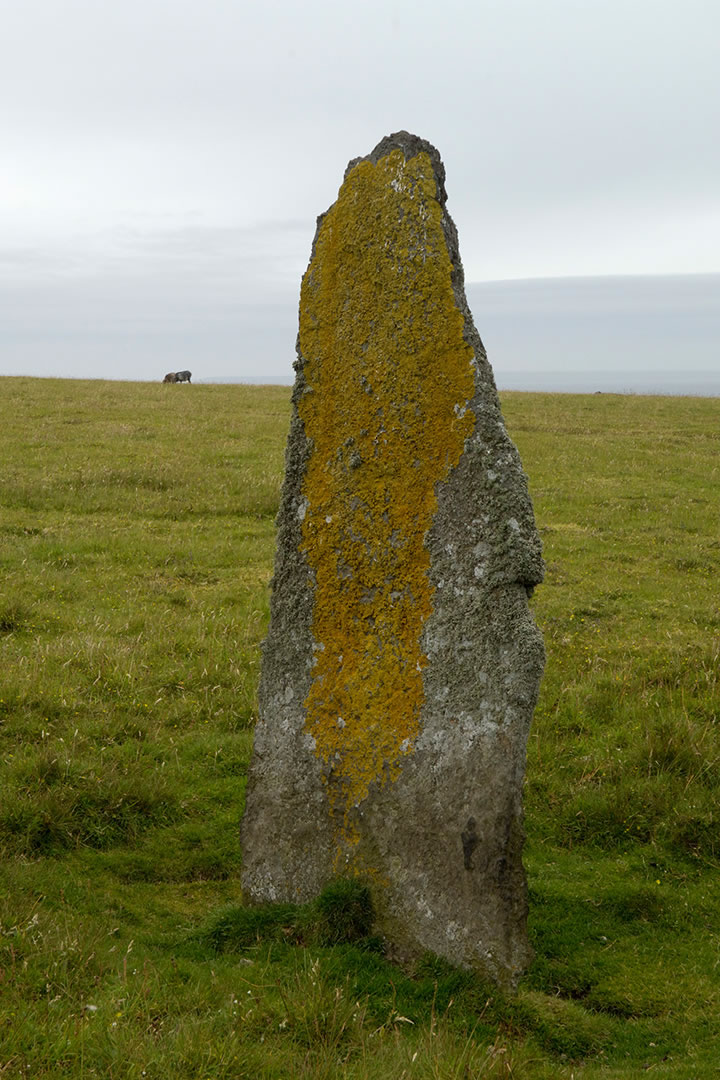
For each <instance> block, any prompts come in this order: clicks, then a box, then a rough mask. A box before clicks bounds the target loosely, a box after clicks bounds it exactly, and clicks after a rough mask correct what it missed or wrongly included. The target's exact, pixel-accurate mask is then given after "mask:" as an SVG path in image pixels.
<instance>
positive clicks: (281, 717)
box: [242, 132, 544, 986]
mask: <svg viewBox="0 0 720 1080" xmlns="http://www.w3.org/2000/svg"><path fill="white" fill-rule="evenodd" d="M444 179H445V171H444V168H443V165H442V162H441V161H440V157H439V155H438V153H437V151H436V150H435V149H434V147H432V146H431V145H430V144H429V143H427V142H425V141H424V140H422V139H419V138H417V137H415V136H413V135H410V134H408V133H407V132H399V133H397V134H395V135H391V136H389V137H387V138H385V139H383V140H382V142H380V143H379V144H378V146H377V147H376V148H375V149H374V150H373V152H372V153H371V154H370V155H368V157H365V158H358V159H356V160H354V161H352V162H350V165H349V166H348V169H347V172H346V174H345V179H344V182H343V184H342V187H341V188H340V192H339V194H338V199H337V201H336V202H335V204H334V205H333V206H332V207H331V208H330V209H329V210H328V212H327V213H326V214H324V215H323V216H322V217H320V218H319V219H318V228H317V233H316V237H315V241H314V244H313V250H312V255H311V259H310V264H309V266H308V269H307V272H306V274H305V276H304V278H303V284H302V292H301V299H300V329H299V334H298V359H297V363H296V370H297V379H296V383H295V390H294V394H293V418H292V424H291V430H290V436H289V441H288V447H287V461H286V477H285V486H284V490H283V497H282V506H281V510H280V515H279V519H278V527H279V535H278V548H277V556H276V565H275V577H274V581H273V595H272V607H271V622H270V630H269V634H268V638H267V641H266V643H265V647H264V655H263V666H262V676H261V684H260V701H259V709H260V715H259V721H258V725H257V729H256V735H255V749H254V754H253V760H252V766H251V772H250V779H249V786H248V793H247V804H246V812H245V816H244V820H243V827H242V840H243V851H244V869H243V886H244V889H245V892H246V895H247V897H248V898H249V899H251V900H256V901H276V900H277V901H279V900H293V901H305V900H307V899H309V898H311V897H313V896H315V895H316V894H317V893H318V892H319V891H320V890H321V889H322V888H323V887H324V885H326V884H327V882H328V881H329V880H330V879H331V878H332V877H334V876H337V875H359V876H360V877H362V878H363V879H364V880H366V881H367V882H368V884H369V885H370V888H371V890H372V894H373V899H374V903H375V907H376V912H377V920H378V929H379V930H380V931H381V932H382V933H383V934H384V935H385V936H386V938H387V940H388V942H389V943H390V944H391V945H392V947H393V948H394V950H395V952H396V954H397V955H399V956H401V957H403V956H404V957H408V958H410V957H412V956H414V955H418V954H420V953H422V952H423V951H425V950H431V951H432V952H435V953H437V954H438V955H440V956H444V957H446V958H447V959H448V960H450V961H451V962H453V963H456V964H459V965H462V966H465V967H472V968H475V969H477V970H479V971H481V972H482V973H483V974H485V975H488V976H490V977H491V978H493V979H495V980H496V981H497V982H499V983H500V984H502V985H505V986H511V985H513V983H514V982H515V980H516V978H517V975H518V974H519V972H520V971H521V970H522V969H523V967H524V966H525V964H526V963H527V960H528V957H529V948H528V944H527V938H526V929H525V924H526V911H527V904H526V886H525V877H524V872H523V867H522V861H521V850H522V844H523V826H522V802H521V796H522V783H523V776H524V770H525V750H526V742H527V735H528V729H529V725H530V721H531V717H532V713H533V709H534V707H535V703H536V699H537V694H538V688H539V683H540V678H541V674H542V669H543V663H544V652H543V646H542V640H541V637H540V634H539V631H538V630H537V628H536V626H535V623H534V621H533V618H532V615H531V614H530V611H529V608H528V595H529V593H530V592H531V590H532V588H533V586H535V585H536V584H537V583H538V582H539V581H540V580H541V578H542V559H541V549H540V541H539V538H538V535H537V531H536V528H535V523H534V518H533V512H532V505H531V502H530V497H529V494H528V488H527V481H526V478H525V475H524V473H523V470H522V466H521V464H520V460H519V457H518V454H517V451H516V449H515V447H514V446H513V444H512V442H511V441H510V439H509V437H508V435H507V432H506V430H505V425H504V423H503V419H502V416H501V413H500V407H499V403H498V397H497V392H496V389H495V383H494V380H493V375H492V371H491V369H490V366H489V364H488V361H487V357H486V354H485V350H484V348H483V345H482V342H481V341H480V338H479V336H478V333H477V331H476V329H475V327H474V325H473V321H472V317H471V315H470V311H469V309H468V306H467V302H466V299H465V293H464V287H463V272H462V266H461V263H460V257H459V253H458V242H457V233H456V230H455V226H454V225H453V222H452V220H451V219H450V217H449V216H448V214H447V211H446V209H445V201H446V195H445V186H444Z"/></svg>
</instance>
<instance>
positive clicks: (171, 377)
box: [163, 371, 177, 382]
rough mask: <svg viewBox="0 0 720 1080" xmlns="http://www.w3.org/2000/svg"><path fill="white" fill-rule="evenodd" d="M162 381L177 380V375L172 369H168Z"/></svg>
mask: <svg viewBox="0 0 720 1080" xmlns="http://www.w3.org/2000/svg"><path fill="white" fill-rule="evenodd" d="M163 382H177V375H176V374H175V372H174V371H169V372H168V373H167V375H166V376H165V378H164V379H163Z"/></svg>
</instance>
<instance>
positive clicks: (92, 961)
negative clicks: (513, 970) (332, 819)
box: [0, 379, 720, 1080]
mask: <svg viewBox="0 0 720 1080" xmlns="http://www.w3.org/2000/svg"><path fill="white" fill-rule="evenodd" d="M1 386H2V390H3V394H2V397H1V399H0V413H1V415H0V422H1V426H0V461H1V462H2V472H1V473H0V507H1V511H0V512H1V516H0V571H1V572H2V582H3V588H2V593H1V594H0V761H1V762H2V785H1V786H0V849H1V850H2V855H3V859H2V864H1V865H0V1075H3V1076H6V1075H7V1076H13V1077H15V1076H17V1077H19V1076H33V1077H56V1076H73V1077H74V1076H107V1077H141V1076H143V1075H144V1076H147V1077H167V1076H178V1077H203V1076H205V1077H228V1078H229V1077H246V1076H247V1077H323V1076H327V1077H335V1076H337V1077H348V1078H350V1077H358V1078H372V1077H388V1076H392V1077H402V1076H406V1077H408V1078H410V1077H461V1076H483V1077H485V1076H488V1077H490V1076H492V1077H509V1076H515V1077H528V1078H540V1077H564V1078H570V1077H571V1076H572V1077H595V1076H597V1077H618V1078H619V1077H622V1078H623V1080H629V1078H633V1077H639V1076H645V1075H646V1074H647V1073H648V1072H650V1074H651V1075H657V1076H668V1077H704V1076H715V1075H718V1071H719V1066H720V1061H719V1059H718V1054H717V1049H716V1047H717V1041H718V1034H720V1032H719V1031H718V1028H719V1027H720V1023H719V1022H718V1014H719V1013H720V935H719V932H718V927H719V919H718V916H719V915H720V875H719V874H718V869H720V855H719V853H718V850H717V845H718V839H717V837H718V829H717V806H718V789H719V787H720V784H719V782H718V770H719V767H720V766H719V761H720V739H719V738H718V704H717V701H718V698H717V692H718V688H717V674H718V641H719V631H718V627H719V626H720V605H719V601H718V592H717V588H716V584H715V579H716V571H717V568H718V561H719V559H720V554H719V552H720V546H719V542H718V535H719V530H718V524H719V523H720V522H719V521H718V500H717V494H716V493H717V482H718V466H717V464H716V461H717V449H718V441H719V439H720V435H719V434H718V433H719V432H720V425H719V424H718V420H719V419H720V402H718V401H717V400H712V399H706V400H702V399H681V398H675V399H672V398H640V397H638V398H635V397H615V396H609V395H598V396H584V397H583V396H570V395H540V394H530V395H523V394H508V395H503V407H504V411H505V415H506V418H507V421H508V427H509V429H510V431H511V434H512V435H513V437H514V438H515V440H516V442H517V444H518V446H519V448H520V450H521V454H522V457H523V461H524V464H525V467H526V470H527V472H528V473H529V476H530V481H531V487H532V491H533V495H534V498H535V506H536V513H537V517H538V522H539V525H540V528H541V529H542V532H543V539H544V543H545V555H546V560H547V563H548V574H547V580H546V583H545V584H544V585H543V586H542V587H541V588H540V589H539V590H538V591H537V595H536V598H535V601H534V603H535V610H536V613H537V617H538V619H539V621H540V623H541V625H542V627H543V631H544V634H545V640H546V645H547V649H548V667H547V674H546V679H545V682H544V685H543V690H542V695H541V700H540V705H539V708H538V712H537V716H536V720H535V724H534V727H533V732H532V737H531V741H530V758H529V767H528V780H527V787H526V808H527V828H528V845H527V849H526V863H527V866H528V873H529V881H530V900H531V916H530V927H531V934H532V938H533V943H534V947H535V951H536V958H535V961H534V963H533V965H532V967H531V969H530V971H529V972H528V974H527V976H526V977H525V978H524V980H523V982H522V984H521V987H520V991H519V993H518V995H517V997H516V998H515V999H513V1000H509V999H504V998H502V997H501V996H500V995H498V994H497V993H496V992H495V991H494V990H493V989H492V988H490V987H487V986H483V985H482V984H481V983H479V982H478V981H477V980H476V979H474V978H473V977H471V976H468V975H466V974H462V973H458V972H454V971H452V970H450V969H448V968H447V967H446V966H444V965H443V964H441V963H438V962H437V961H432V959H431V958H428V960H427V961H426V963H425V964H424V965H422V966H421V967H420V968H419V969H418V971H417V972H415V973H414V976H413V977H410V976H409V975H408V974H406V973H403V972H401V971H399V970H398V969H397V968H395V967H393V966H392V965H390V964H388V963H387V961H386V960H385V959H384V958H383V956H382V955H380V954H379V953H378V951H377V942H374V941H373V939H372V938H369V939H367V938H365V937H364V936H362V934H361V935H360V937H359V938H357V939H356V940H355V941H354V942H351V943H344V944H343V943H340V944H334V945H330V944H327V940H328V938H327V933H326V931H323V930H322V927H323V925H324V923H323V920H322V919H321V918H320V916H319V915H318V912H317V911H315V910H306V911H301V912H297V911H282V912H280V914H281V915H282V916H283V917H282V919H278V913H277V912H275V913H269V914H267V913H266V914H263V913H262V912H261V913H259V914H257V913H255V914H253V918H254V919H255V920H256V921H255V923H254V924H253V925H252V927H251V930H250V932H249V931H248V923H247V912H246V910H245V909H243V908H242V905H241V894H240V888H239V879H238V870H239V862H240V851H239V846H238V831H237V824H238V820H239V817H240V813H241V809H242V796H243V786H244V779H245V773H246V769H247V762H248V757H249V752H250V747H251V737H252V736H251V727H252V720H253V707H254V694H255V685H256V677H257V664H258V643H259V641H260V640H261V639H262V636H263V634H264V628H265V625H266V619H267V585H268V581H269V578H270V574H271V565H272V553H273V519H274V514H275V509H276V506H277V498H278V490H279V484H280V480H281V476H282V468H283V447H284V437H285V430H286V425H287V419H288V396H289V395H288V392H287V390H285V389H282V388H263V389H250V388H245V387H237V386H229V387H226V386H223V387H204V386H193V387H186V386H181V387H162V386H153V385H137V384H121V383H101V382H93V383H82V382H65V381H55V380H52V381H50V380H48V381H45V380H26V379H4V380H2V383H1ZM339 936H342V935H341V934H340V935H339Z"/></svg>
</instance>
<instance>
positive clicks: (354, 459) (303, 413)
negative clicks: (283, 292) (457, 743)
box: [299, 150, 475, 841]
mask: <svg viewBox="0 0 720 1080" xmlns="http://www.w3.org/2000/svg"><path fill="white" fill-rule="evenodd" d="M451 273H452V265H451V262H450V256H449V253H448V249H447V244H446V240H445V236H444V234H443V230H442V208H441V206H440V204H439V202H438V201H437V197H436V183H435V178H434V174H433V168H432V163H431V161H430V158H429V157H428V155H427V154H425V153H421V154H418V155H417V156H415V157H412V158H410V160H406V159H405V156H404V154H403V153H402V152H401V151H399V150H395V151H393V152H392V153H390V154H388V155H387V156H386V157H383V158H381V159H380V160H379V161H378V162H377V164H373V163H372V162H370V161H363V162H360V163H359V164H358V165H357V166H355V168H354V169H353V170H352V171H351V172H350V173H349V174H348V176H347V178H346V180H345V183H344V184H343V186H342V188H341V189H340V194H339V196H338V200H337V202H336V203H335V204H334V206H333V207H332V208H331V209H330V210H329V212H328V213H327V215H326V216H325V218H324V219H323V221H322V224H321V226H320V229H319V232H318V237H317V241H316V245H315V251H314V254H313V258H312V261H311V263H310V266H309V267H308V271H307V273H306V275H305V277H304V279H303V286H302V293H301V299H300V352H301V355H302V356H303V358H304V360H305V367H304V374H305V381H306V392H305V394H304V395H303V397H302V399H301V401H300V403H299V412H300V417H301V419H302V421H303V423H304V426H305V432H306V434H307V436H308V437H309V439H310V440H311V441H312V453H311V454H310V457H309V461H308V465H307V471H306V475H305V480H304V486H303V494H304V496H305V500H306V503H305V517H304V520H303V526H302V534H303V540H302V545H303V550H304V552H305V556H306V558H307V562H308V564H309V566H310V568H311V571H312V573H313V574H314V578H315V599H314V610H313V622H312V634H313V640H314V643H315V646H314V647H315V666H314V668H313V679H312V685H311V688H310V691H309V694H308V696H307V700H306V702H305V707H306V729H307V731H308V732H309V733H310V734H311V735H312V736H313V737H314V739H315V743H316V753H317V755H318V756H319V757H320V758H321V759H322V761H323V762H324V763H325V765H326V767H327V775H328V790H329V794H330V798H331V804H332V806H333V808H334V810H335V811H336V812H337V813H338V814H339V816H340V819H341V820H342V821H344V823H345V824H344V826H343V833H344V836H345V840H346V841H347V840H348V839H350V837H349V834H348V831H347V812H348V810H349V809H350V808H351V807H353V806H356V805H358V804H359V803H361V802H362V800H363V799H364V798H365V796H366V795H367V793H368V790H369V787H370V785H371V784H373V783H375V782H379V783H385V782H387V781H390V780H392V779H394V778H396V777H397V775H398V773H399V770H400V768H401V764H402V759H403V755H405V754H407V753H411V752H412V748H413V744H414V740H415V739H416V737H417V735H418V733H419V723H420V710H421V706H422V702H423V682H422V668H423V666H424V664H425V662H426V658H425V656H424V655H423V652H422V647H421V635H422V630H423V626H424V623H425V621H426V620H427V618H428V616H429V614H430V611H431V605H432V585H431V583H430V580H429V576H428V569H429V565H430V558H429V553H428V551H427V549H426V548H425V546H424V538H425V535H426V533H427V531H428V529H429V528H430V526H431V524H432V521H433V517H434V514H435V511H436V508H437V500H436V493H435V490H436V485H437V484H438V483H439V482H441V481H442V480H443V479H445V478H446V477H447V475H448V473H449V471H450V469H451V468H452V467H454V466H455V465H456V464H457V463H458V461H459V459H460V455H461V454H462V451H463V447H464V444H465V440H466V438H467V437H468V436H469V435H470V434H471V432H472V429H473V425H474V420H475V417H474V415H473V413H472V412H471V410H470V409H469V402H470V400H471V398H472V395H473V367H472V359H473V353H472V349H471V348H470V346H469V345H468V344H467V342H466V341H465V340H464V338H463V325H464V323H463V316H462V314H461V312H460V311H459V310H458V308H457V305H456V303H455V298H454V294H453V289H452V283H451Z"/></svg>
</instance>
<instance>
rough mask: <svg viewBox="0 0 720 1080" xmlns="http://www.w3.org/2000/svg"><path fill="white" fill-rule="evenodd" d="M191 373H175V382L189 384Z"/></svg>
mask: <svg viewBox="0 0 720 1080" xmlns="http://www.w3.org/2000/svg"><path fill="white" fill-rule="evenodd" d="M191 375H192V371H176V372H175V382H190V376H191Z"/></svg>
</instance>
